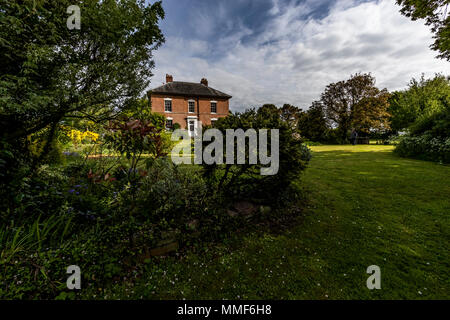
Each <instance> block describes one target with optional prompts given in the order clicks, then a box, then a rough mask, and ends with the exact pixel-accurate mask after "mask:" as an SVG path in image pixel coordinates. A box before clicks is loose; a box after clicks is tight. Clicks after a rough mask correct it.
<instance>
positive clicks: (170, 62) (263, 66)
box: [152, 0, 450, 110]
mask: <svg viewBox="0 0 450 320" xmlns="http://www.w3.org/2000/svg"><path fill="white" fill-rule="evenodd" d="M163 6H164V8H165V10H166V20H165V21H164V22H163V23H162V29H163V32H164V34H165V35H166V39H167V41H166V43H165V44H164V45H163V46H162V47H161V48H160V49H159V50H158V51H157V52H156V54H155V60H156V69H155V72H154V73H155V76H154V78H153V83H154V85H152V86H156V85H159V84H160V83H161V82H162V81H163V80H164V75H165V73H172V74H173V75H174V77H175V80H185V81H195V82H197V81H200V79H201V78H202V77H207V78H208V79H209V83H210V85H211V86H213V87H216V88H217V89H219V90H221V91H224V92H227V93H229V94H231V95H232V96H233V99H232V102H231V106H232V109H234V110H239V109H243V108H245V107H249V106H258V105H260V104H262V103H275V104H278V105H280V104H283V103H291V104H294V105H298V106H300V107H304V108H306V107H308V106H309V105H310V103H311V102H312V101H313V100H315V99H317V98H318V97H319V96H320V93H321V92H322V91H323V89H324V87H325V86H326V85H327V84H328V83H330V82H335V81H339V80H343V79H346V78H348V77H349V76H350V75H351V74H354V73H356V72H372V74H373V75H374V76H375V77H376V78H377V80H378V85H379V86H381V87H387V88H388V89H390V90H394V89H400V88H402V87H405V86H406V84H407V83H408V81H409V79H411V77H417V76H420V74H421V73H422V72H425V74H426V75H427V76H432V75H433V74H434V73H435V72H444V73H449V71H450V68H449V64H448V62H446V61H442V60H437V59H435V58H434V56H435V52H433V51H430V49H429V45H430V44H431V43H432V38H431V33H430V31H429V29H428V27H426V26H424V24H423V22H421V21H411V20H410V19H408V18H406V17H403V16H402V15H401V14H400V13H399V7H398V6H396V5H395V4H394V2H393V1H391V0H379V1H373V2H370V1H355V0H339V1H329V0H302V1H298V0H297V1H295V0H291V1H289V0H258V1H251V0H214V1H209V0H183V1H181V0H164V1H163Z"/></svg>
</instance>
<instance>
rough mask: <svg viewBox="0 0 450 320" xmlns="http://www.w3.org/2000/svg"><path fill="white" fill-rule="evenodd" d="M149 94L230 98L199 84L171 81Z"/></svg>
mask: <svg viewBox="0 0 450 320" xmlns="http://www.w3.org/2000/svg"><path fill="white" fill-rule="evenodd" d="M149 93H150V94H151V93H157V94H173V95H183V96H199V97H209V98H225V99H230V98H231V96H230V95H228V94H226V93H223V92H221V91H219V90H216V89H213V88H211V87H207V86H205V85H203V84H201V83H193V82H183V81H173V82H169V83H167V84H165V85H163V86H160V87H158V88H155V89H152V90H150V91H149Z"/></svg>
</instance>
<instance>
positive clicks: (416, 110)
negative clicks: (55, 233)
mask: <svg viewBox="0 0 450 320" xmlns="http://www.w3.org/2000/svg"><path fill="white" fill-rule="evenodd" d="M448 99H450V78H448V77H445V76H443V75H441V74H436V75H435V77H434V78H432V79H425V78H424V76H423V75H422V77H421V78H420V80H416V79H412V80H411V81H410V83H409V85H408V88H407V89H406V90H403V91H398V92H394V93H393V94H392V96H391V97H390V99H389V102H390V107H389V112H390V113H391V120H390V121H391V127H392V130H393V131H401V130H404V129H406V128H408V127H410V126H411V125H412V124H413V123H415V122H416V121H417V120H418V119H420V118H428V117H430V116H431V115H432V114H434V113H436V112H440V111H441V110H443V109H444V108H445V101H446V100H448Z"/></svg>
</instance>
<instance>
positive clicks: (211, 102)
mask: <svg viewBox="0 0 450 320" xmlns="http://www.w3.org/2000/svg"><path fill="white" fill-rule="evenodd" d="M213 103H215V104H216V112H212V104H213ZM209 110H210V111H211V113H212V114H217V101H214V100H212V101H210V102H209Z"/></svg>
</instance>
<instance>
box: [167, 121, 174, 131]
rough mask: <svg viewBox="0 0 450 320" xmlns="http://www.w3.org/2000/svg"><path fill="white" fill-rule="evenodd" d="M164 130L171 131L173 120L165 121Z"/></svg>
mask: <svg viewBox="0 0 450 320" xmlns="http://www.w3.org/2000/svg"><path fill="white" fill-rule="evenodd" d="M166 128H167V129H172V128H173V120H172V119H167V120H166Z"/></svg>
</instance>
